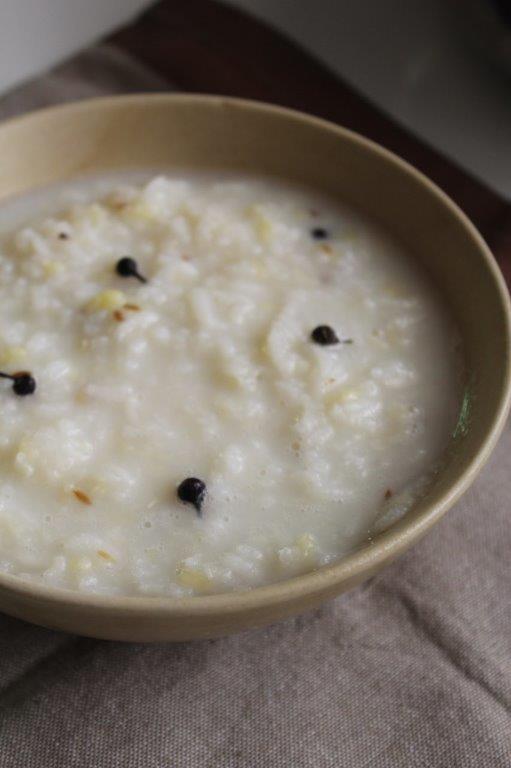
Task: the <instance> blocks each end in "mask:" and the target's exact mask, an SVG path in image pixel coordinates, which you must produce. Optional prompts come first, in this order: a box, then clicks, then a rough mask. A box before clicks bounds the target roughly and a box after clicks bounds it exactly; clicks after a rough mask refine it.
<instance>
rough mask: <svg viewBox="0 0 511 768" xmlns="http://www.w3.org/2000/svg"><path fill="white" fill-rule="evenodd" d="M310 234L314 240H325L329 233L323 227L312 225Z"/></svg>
mask: <svg viewBox="0 0 511 768" xmlns="http://www.w3.org/2000/svg"><path fill="white" fill-rule="evenodd" d="M311 236H312V238H313V239H314V240H326V239H327V238H328V237H329V234H328V231H327V230H326V229H325V228H324V227H314V229H311Z"/></svg>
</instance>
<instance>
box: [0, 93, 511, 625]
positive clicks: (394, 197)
mask: <svg viewBox="0 0 511 768" xmlns="http://www.w3.org/2000/svg"><path fill="white" fill-rule="evenodd" d="M0 167H1V168H2V173H1V174H0V200H1V199H2V198H5V197H8V196H11V195H13V194H18V193H22V192H24V191H27V190H30V189H33V188H35V187H38V186H42V185H45V184H51V183H55V182H59V181H62V180H65V179H68V178H72V177H74V176H79V175H81V174H86V173H91V172H93V173H97V172H101V171H111V170H113V169H115V168H119V169H126V168H135V167H155V168H158V167H160V168H164V169H168V168H173V167H174V168H178V167H181V168H198V169H208V168H219V169H236V170H238V171H245V172H250V173H258V174H272V175H278V176H282V177H284V178H286V179H288V180H291V181H298V182H301V183H306V184H308V185H310V186H312V187H315V188H317V189H319V190H321V191H323V192H326V193H329V194H332V195H334V196H336V197H338V198H341V199H343V200H344V201H346V202H348V203H350V204H352V205H354V206H355V207H357V208H359V209H360V210H361V211H363V212H365V213H367V214H369V215H370V216H372V217H374V218H375V219H377V220H378V221H379V222H380V223H381V224H383V225H384V226H385V227H386V228H387V229H388V230H389V231H390V232H391V233H393V234H394V235H395V236H396V237H397V238H398V239H399V240H400V241H401V242H402V243H403V244H404V245H405V246H406V247H407V248H408V249H409V250H410V251H411V252H412V253H413V254H414V255H415V256H416V257H417V258H418V259H420V261H421V262H422V263H423V264H424V266H425V267H426V269H427V270H428V271H429V272H430V274H431V275H432V277H433V279H434V281H435V282H436V284H437V285H438V286H439V288H440V290H441V291H442V292H443V295H444V296H445V298H446V300H447V302H448V303H449V304H450V306H451V308H452V311H453V313H454V316H455V318H456V320H457V322H458V325H459V327H460V329H461V332H462V336H463V341H464V346H465V351H466V356H467V360H468V370H469V373H470V383H471V389H472V395H473V398H472V401H473V407H472V414H471V424H470V430H469V431H468V434H467V435H466V436H465V437H464V438H463V439H462V440H459V441H457V442H456V444H455V445H453V449H452V450H451V452H450V456H449V459H448V461H447V464H446V466H445V468H444V470H443V471H442V472H441V473H440V474H439V477H438V480H437V481H436V482H435V484H434V486H433V487H432V488H431V490H430V492H429V493H428V494H427V496H426V497H424V498H423V499H422V500H421V502H420V503H419V504H418V505H417V506H416V507H415V508H414V509H413V510H411V512H410V513H409V514H408V515H406V516H405V517H404V518H403V519H402V520H401V521H399V523H397V524H396V525H395V526H394V527H393V529H392V530H391V531H390V532H387V533H385V534H383V535H382V536H381V537H380V538H379V539H376V540H375V541H374V542H373V543H372V544H371V545H370V547H368V548H367V551H366V553H365V554H362V555H360V556H357V555H354V556H353V557H352V558H349V559H348V561H347V563H346V564H344V565H343V564H340V565H338V566H333V567H330V568H328V569H323V570H322V572H318V574H315V576H309V577H307V576H305V577H302V578H301V579H297V580H292V582H295V587H294V588H293V589H288V588H287V586H286V584H291V583H292V582H287V583H284V584H280V585H275V586H274V588H265V591H264V593H263V592H260V591H259V590H254V591H253V593H252V596H251V595H250V593H247V595H248V597H247V598H246V599H245V600H244V599H243V598H242V597H240V595H237V596H233V598H232V603H229V599H228V598H226V597H225V596H224V597H223V598H222V601H217V603H216V605H217V608H215V598H210V599H209V603H207V604H206V602H205V601H204V600H202V601H200V602H199V600H200V599H195V600H196V601H197V602H196V605H200V606H202V608H201V609H200V610H199V609H197V611H194V610H191V609H190V604H191V601H190V600H185V601H184V602H183V604H182V608H180V607H179V605H176V603H175V602H172V601H169V602H168V608H166V607H165V604H164V602H163V601H161V600H160V601H156V602H154V603H153V604H152V607H150V606H151V603H150V601H146V603H145V604H144V605H142V603H143V601H135V602H133V604H132V605H131V606H129V605H128V604H127V603H126V601H121V602H122V606H121V605H118V604H117V602H118V601H117V602H116V600H115V598H113V599H112V600H111V601H110V602H108V601H103V602H102V601H98V602H97V603H94V602H91V601H87V600H84V599H82V598H81V597H80V596H78V595H76V594H72V595H71V593H67V594H68V597H67V598H66V597H62V596H61V598H59V600H57V601H55V599H54V597H55V595H54V593H51V591H50V592H48V591H47V592H48V593H47V592H44V590H38V589H36V588H35V587H29V586H25V587H21V586H20V585H19V584H14V583H13V582H12V581H9V580H8V579H2V578H1V577H0V608H2V610H5V611H6V612H8V613H12V614H13V615H16V616H19V617H20V618H25V619H28V620H32V621H35V622H36V623H40V624H44V625H46V626H52V627H55V628H60V629H64V630H67V631H73V632H78V633H81V634H90V635H93V636H97V637H106V638H112V639H126V640H164V639H168V640H178V639H179V640H182V639H188V638H194V637H203V636H208V637H210V636H215V635H221V634H227V633H228V632H232V631H235V630H238V629H243V628H246V627H248V626H254V625H260V624H265V623H268V622H269V621H273V620H275V619H277V618H280V617H282V616H285V615H290V614H292V613H297V612H299V611H301V610H304V609H306V608H308V607H312V606H313V605H315V604H317V603H319V602H320V601H321V600H323V599H325V598H326V597H330V596H333V595H334V594H338V593H340V592H342V591H344V590H345V589H348V588H350V587H352V586H354V585H355V584H356V583H359V582H360V581H362V580H363V579H365V578H367V576H369V575H370V574H371V573H373V572H375V571H376V570H378V569H379V568H380V567H381V566H382V565H383V564H384V563H385V562H387V561H388V560H389V559H392V558H393V557H394V556H395V555H396V554H398V553H399V552H400V551H402V550H404V549H406V548H407V547H408V546H409V545H410V543H412V542H413V541H415V540H416V539H417V538H418V537H419V536H420V535H422V533H424V531H425V530H426V529H427V528H429V526H430V525H432V524H433V523H434V522H435V520H436V519H438V517H440V516H441V514H443V513H444V512H445V510H446V509H447V508H448V507H449V506H450V505H451V504H452V503H453V502H454V501H455V500H456V498H457V497H458V496H459V495H460V493H461V492H462V491H463V490H464V488H465V487H466V486H467V485H468V483H469V482H470V481H471V480H472V479H473V477H474V476H475V474H476V473H477V471H478V470H479V469H480V467H481V466H482V464H483V463H484V460H485V459H486V458H487V456H488V454H489V452H490V450H491V448H492V447H493V444H494V443H495V440H496V438H497V434H498V432H499V431H500V429H501V427H502V424H503V421H504V417H505V410H506V407H507V403H508V400H509V351H510V349H509V347H510V340H509V302H508V299H507V293H505V290H504V289H503V284H502V281H501V279H500V278H499V276H498V273H497V269H496V267H495V265H494V264H493V262H492V259H491V257H490V256H489V254H488V252H487V251H486V249H485V247H484V244H483V243H482V241H481V239H480V238H479V237H478V236H477V234H476V233H475V231H474V230H473V228H472V227H471V225H469V224H468V222H467V221H466V219H464V217H463V216H462V215H461V214H460V212H459V211H458V209H457V208H456V207H455V206H454V205H453V204H452V203H451V202H450V201H449V200H447V198H445V196H443V195H441V194H439V193H438V191H437V190H436V189H435V188H434V187H433V185H431V184H430V183H429V182H428V181H427V180H426V179H424V177H422V176H421V175H420V174H418V173H416V172H415V171H413V169H410V168H409V166H407V165H406V164H404V163H402V162H401V161H399V160H397V159H396V158H394V157H393V156H392V155H390V154H389V153H388V152H385V151H384V150H381V149H379V148H378V147H375V146H374V145H371V144H370V143H368V142H365V141H363V140H361V139H360V138H358V137H356V136H354V135H353V134H350V133H349V132H346V131H343V130H342V129H339V128H337V127H335V126H332V125H329V124H326V123H324V122H322V121H318V120H315V119H313V118H308V117H306V116H303V115H299V114H297V113H292V112H288V111H286V110H279V109H276V108H270V107H265V106H264V105H256V104H253V103H250V102H240V101H237V100H229V99H222V98H219V97H218V98H215V97H186V96H171V95H160V96H139V97H120V98H112V99H101V100H95V101H92V102H88V103H82V104H77V105H76V104H75V105H70V106H68V107H63V108H58V109H52V110H45V111H42V112H40V113H34V114H33V115H30V116H28V117H25V118H21V119H19V120H15V121H11V122H10V123H7V124H5V125H4V126H2V127H0ZM296 585H298V586H296ZM272 589H273V591H272ZM259 592H260V594H261V595H263V594H264V595H267V596H268V599H263V598H261V599H257V597H253V595H254V594H255V593H259ZM62 594H63V593H62ZM144 606H145V607H144Z"/></svg>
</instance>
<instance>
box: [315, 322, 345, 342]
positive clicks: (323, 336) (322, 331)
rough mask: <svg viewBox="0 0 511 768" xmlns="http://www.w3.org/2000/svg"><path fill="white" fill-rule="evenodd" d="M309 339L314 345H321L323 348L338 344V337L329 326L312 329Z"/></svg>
mask: <svg viewBox="0 0 511 768" xmlns="http://www.w3.org/2000/svg"><path fill="white" fill-rule="evenodd" d="M311 339H312V341H314V342H316V344H321V345H323V346H329V345H331V344H339V337H338V336H337V334H336V332H335V331H334V329H333V328H330V326H329V325H318V327H317V328H314V330H313V331H312V333H311Z"/></svg>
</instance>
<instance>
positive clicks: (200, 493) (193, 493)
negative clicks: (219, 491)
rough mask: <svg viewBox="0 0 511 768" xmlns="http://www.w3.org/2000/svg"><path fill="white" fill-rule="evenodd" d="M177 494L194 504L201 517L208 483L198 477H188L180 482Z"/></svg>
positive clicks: (182, 499)
mask: <svg viewBox="0 0 511 768" xmlns="http://www.w3.org/2000/svg"><path fill="white" fill-rule="evenodd" d="M177 495H178V497H179V498H180V499H181V501H184V502H185V504H192V505H193V506H194V507H195V509H196V510H197V513H198V515H199V517H200V516H201V509H202V504H203V502H204V497H205V496H206V484H205V483H203V481H202V480H199V479H198V478H197V477H187V478H186V480H183V482H182V483H180V484H179V486H178V489H177Z"/></svg>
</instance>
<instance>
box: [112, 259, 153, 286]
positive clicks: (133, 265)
mask: <svg viewBox="0 0 511 768" xmlns="http://www.w3.org/2000/svg"><path fill="white" fill-rule="evenodd" d="M115 271H116V272H117V274H118V275H120V276H121V277H136V278H137V280H140V282H141V283H147V280H146V278H145V277H143V275H141V274H140V272H139V271H138V264H137V262H136V261H135V259H132V258H131V256H123V257H122V259H119V261H118V262H117V264H116V265H115Z"/></svg>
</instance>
